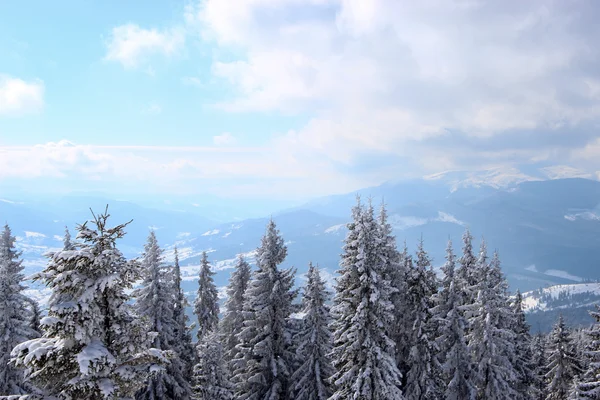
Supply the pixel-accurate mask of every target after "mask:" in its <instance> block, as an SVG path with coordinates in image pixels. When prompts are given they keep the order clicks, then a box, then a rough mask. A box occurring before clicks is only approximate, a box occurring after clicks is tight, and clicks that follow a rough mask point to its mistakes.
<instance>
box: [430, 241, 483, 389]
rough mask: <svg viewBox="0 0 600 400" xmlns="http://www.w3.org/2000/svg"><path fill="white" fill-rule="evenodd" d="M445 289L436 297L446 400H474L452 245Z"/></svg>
mask: <svg viewBox="0 0 600 400" xmlns="http://www.w3.org/2000/svg"><path fill="white" fill-rule="evenodd" d="M442 271H443V272H444V278H443V281H442V289H441V291H440V293H439V294H438V295H437V296H435V303H436V306H435V308H434V314H435V319H436V321H437V322H438V324H439V336H438V338H437V343H438V348H439V349H440V351H439V359H440V363H441V364H442V371H443V375H444V378H445V382H446V389H445V391H444V396H443V398H444V399H446V400H474V399H475V396H476V393H477V391H476V388H475V384H474V383H473V366H472V363H471V358H470V357H469V350H468V348H467V343H466V339H465V327H466V321H465V318H464V315H463V312H462V310H461V309H460V300H461V291H460V289H459V288H458V285H457V282H458V279H457V277H456V274H455V272H456V261H455V255H454V251H453V249H452V241H451V240H449V241H448V246H447V248H446V263H445V264H444V266H443V267H442Z"/></svg>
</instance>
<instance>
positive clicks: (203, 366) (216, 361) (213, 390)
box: [194, 332, 234, 400]
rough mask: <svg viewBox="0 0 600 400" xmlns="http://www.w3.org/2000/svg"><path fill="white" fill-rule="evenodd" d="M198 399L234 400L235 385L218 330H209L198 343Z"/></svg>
mask: <svg viewBox="0 0 600 400" xmlns="http://www.w3.org/2000/svg"><path fill="white" fill-rule="evenodd" d="M194 395H195V399H196V400H233V398H234V397H233V385H232V383H231V380H230V377H229V371H228V368H227V364H226V362H225V358H224V354H223V345H222V344H221V342H220V340H219V337H218V334H217V333H216V332H208V333H207V334H206V335H205V336H204V337H203V338H202V339H201V340H200V342H199V343H198V363H197V364H196V365H195V366H194Z"/></svg>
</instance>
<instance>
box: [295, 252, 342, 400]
mask: <svg viewBox="0 0 600 400" xmlns="http://www.w3.org/2000/svg"><path fill="white" fill-rule="evenodd" d="M307 278H308V282H307V283H306V287H305V288H304V294H303V297H302V312H303V313H304V318H303V321H302V322H303V323H302V328H301V330H300V332H299V333H298V348H297V350H296V355H297V358H298V360H299V362H300V366H299V367H298V369H296V371H295V372H294V373H293V375H292V379H291V381H292V384H293V387H292V388H291V393H292V395H291V398H292V399H294V400H326V399H328V398H329V396H330V395H331V385H330V383H329V378H330V377H331V376H332V375H333V373H334V370H333V367H332V365H331V360H330V358H329V357H330V356H331V350H332V347H331V331H330V330H329V324H330V322H331V321H330V315H329V307H328V306H327V304H326V302H327V298H328V296H329V293H328V292H327V291H326V289H325V283H324V282H323V280H322V279H321V275H320V274H319V269H318V268H317V267H314V266H313V265H312V263H311V264H310V265H309V268H308V274H307Z"/></svg>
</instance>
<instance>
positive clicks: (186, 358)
mask: <svg viewBox="0 0 600 400" xmlns="http://www.w3.org/2000/svg"><path fill="white" fill-rule="evenodd" d="M174 253H175V260H174V265H173V288H172V290H173V293H174V297H175V306H174V308H173V321H174V322H175V325H174V329H173V336H174V338H175V341H174V343H173V350H174V351H175V352H176V353H177V355H178V356H179V359H180V360H181V362H182V363H183V377H184V379H185V381H186V382H191V380H192V374H193V368H194V361H195V352H196V350H195V349H194V344H193V343H192V333H191V329H190V327H189V326H188V322H189V318H188V316H187V314H186V313H185V309H186V307H187V306H189V303H188V301H187V298H186V297H185V294H184V293H183V289H182V288H181V268H180V266H179V253H178V251H177V247H175V251H174Z"/></svg>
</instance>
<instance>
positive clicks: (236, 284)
mask: <svg viewBox="0 0 600 400" xmlns="http://www.w3.org/2000/svg"><path fill="white" fill-rule="evenodd" d="M249 281H250V265H249V264H248V263H247V262H246V260H244V257H243V256H242V255H239V256H238V258H237V262H236V265H235V270H234V271H233V272H232V273H231V277H230V279H229V285H227V301H226V302H225V312H224V313H223V319H222V320H221V323H220V327H219V330H220V332H221V337H222V342H223V347H224V352H225V353H224V354H225V360H227V362H231V360H233V358H234V356H235V354H236V352H237V350H236V348H235V347H236V346H237V344H238V339H237V336H238V335H239V333H240V332H241V330H242V328H243V325H244V315H243V307H244V293H246V289H247V288H248V282H249Z"/></svg>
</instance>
